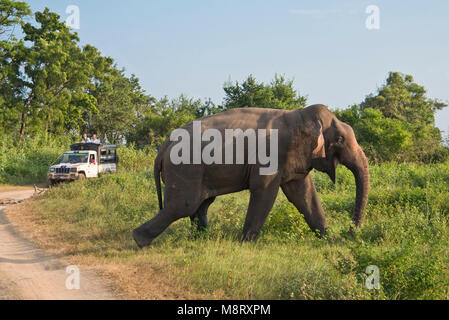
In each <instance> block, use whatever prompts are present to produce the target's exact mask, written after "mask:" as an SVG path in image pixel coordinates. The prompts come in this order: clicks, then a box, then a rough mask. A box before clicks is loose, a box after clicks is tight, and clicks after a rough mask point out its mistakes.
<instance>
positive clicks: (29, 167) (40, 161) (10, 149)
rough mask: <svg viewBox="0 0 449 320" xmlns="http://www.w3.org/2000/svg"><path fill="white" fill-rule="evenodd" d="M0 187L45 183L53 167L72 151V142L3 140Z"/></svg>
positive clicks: (0, 141) (43, 138)
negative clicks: (4, 185) (61, 157)
mask: <svg viewBox="0 0 449 320" xmlns="http://www.w3.org/2000/svg"><path fill="white" fill-rule="evenodd" d="M0 138H1V140H0V184H8V185H27V184H33V183H45V182H46V178H47V172H48V168H49V167H50V165H52V164H54V163H56V162H57V160H58V159H59V157H60V156H61V154H62V153H63V152H64V151H66V150H68V149H69V145H70V138H69V137H58V138H57V139H56V138H50V137H49V136H42V137H36V138H33V139H25V140H24V141H23V142H18V143H16V142H14V141H11V140H9V139H8V138H7V137H4V136H2V137H0Z"/></svg>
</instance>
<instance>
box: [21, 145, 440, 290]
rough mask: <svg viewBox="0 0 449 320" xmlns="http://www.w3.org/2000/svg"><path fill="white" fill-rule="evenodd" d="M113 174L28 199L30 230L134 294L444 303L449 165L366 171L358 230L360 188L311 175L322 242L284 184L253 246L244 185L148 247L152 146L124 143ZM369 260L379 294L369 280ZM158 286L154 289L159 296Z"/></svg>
mask: <svg viewBox="0 0 449 320" xmlns="http://www.w3.org/2000/svg"><path fill="white" fill-rule="evenodd" d="M120 159H121V163H120V168H119V172H118V173H117V174H115V175H108V176H102V177H100V178H99V179H91V180H85V181H77V182H74V183H71V184H63V185H60V186H58V187H56V188H52V189H51V190H49V191H48V192H47V193H46V194H45V195H44V196H42V197H40V198H39V199H37V200H34V201H33V202H31V203H28V204H24V206H27V210H25V211H26V212H24V213H23V216H21V217H20V218H19V217H16V218H17V219H22V220H23V223H22V224H26V226H25V229H26V228H28V231H29V232H30V234H32V237H33V238H34V239H35V240H36V241H37V242H38V243H40V244H41V245H42V246H44V247H46V248H47V249H49V250H51V251H55V252H58V253H60V254H61V255H63V256H66V257H71V259H72V260H73V261H75V262H78V263H81V264H83V263H84V264H90V265H96V266H98V267H99V269H101V268H102V267H104V268H105V266H108V270H107V273H108V275H109V276H111V277H114V278H115V279H116V280H117V281H118V282H119V283H120V284H121V286H122V287H123V288H124V290H125V291H126V292H127V296H128V297H132V298H164V297H169V298H233V299H448V298H449V250H448V247H449V246H448V245H449V163H444V164H434V165H418V164H394V163H387V164H383V165H381V166H371V168H370V170H371V191H370V196H369V202H368V207H367V210H366V217H365V220H364V224H363V227H362V228H361V229H360V230H358V231H357V232H356V234H355V235H349V234H348V230H349V227H350V223H351V218H350V217H351V214H352V208H353V205H354V197H355V184H354V179H353V176H352V174H351V173H350V172H349V171H348V170H346V169H345V168H342V167H339V170H338V172H337V183H336V184H335V185H333V184H332V183H331V181H330V179H329V178H328V177H327V176H325V175H323V174H321V173H317V172H313V179H314V181H315V184H316V187H317V189H318V192H319V194H320V199H321V201H322V203H323V207H324V210H325V213H326V216H327V219H328V223H329V234H328V235H327V236H326V237H325V238H324V239H317V238H316V237H315V236H314V235H313V234H312V233H311V231H310V230H309V228H308V226H307V225H306V223H305V222H304V219H303V217H302V216H301V215H300V214H299V213H298V212H297V211H296V209H295V208H294V207H293V206H292V205H291V204H289V202H288V201H287V200H286V198H285V196H284V195H283V194H282V192H281V191H280V193H279V196H278V199H277V201H276V203H275V206H274V208H273V210H272V211H271V213H270V215H269V217H268V219H267V222H266V224H265V225H264V228H263V231H262V234H261V235H260V238H259V240H258V241H257V242H256V243H243V244H242V243H240V242H239V239H240V235H241V230H242V227H243V221H244V218H245V212H246V207H247V203H248V198H249V197H248V192H241V193H236V194H231V195H226V196H222V197H219V198H218V199H217V201H215V203H213V204H212V206H211V207H210V210H209V221H210V227H209V228H208V230H207V231H205V232H203V233H198V232H197V231H195V230H193V229H192V227H191V225H190V221H189V219H182V220H180V221H178V222H176V223H175V224H173V225H172V226H171V227H170V228H169V229H168V230H167V231H166V232H164V233H163V234H162V235H161V236H160V237H159V238H157V239H156V240H155V241H154V242H153V244H152V245H151V246H150V247H149V248H146V249H144V250H137V248H136V245H135V244H134V242H133V240H132V236H131V231H132V230H133V229H134V228H135V227H137V226H139V225H140V224H141V223H143V222H145V221H147V220H148V219H150V218H151V217H152V216H153V215H154V214H155V213H156V212H157V206H158V205H157V196H156V191H155V186H154V183H153V172H152V162H153V159H154V153H152V152H150V151H148V150H147V151H135V150H133V149H126V148H122V149H120ZM369 265H376V266H378V268H379V270H380V289H379V290H374V289H373V290H368V289H367V288H366V285H365V280H366V278H367V274H366V273H365V270H366V268H367V266H369ZM158 290H159V291H158Z"/></svg>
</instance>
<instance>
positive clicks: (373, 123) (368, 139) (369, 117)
mask: <svg viewBox="0 0 449 320" xmlns="http://www.w3.org/2000/svg"><path fill="white" fill-rule="evenodd" d="M336 115H337V117H338V118H339V119H340V120H342V121H344V122H346V123H348V124H350V125H351V126H352V128H353V129H354V132H355V135H356V137H357V141H358V142H359V144H360V145H361V146H362V148H363V150H364V151H365V154H366V156H367V157H368V158H369V159H370V160H371V161H372V162H375V163H380V162H383V161H404V160H406V159H407V157H408V152H409V151H410V149H411V147H412V145H413V139H412V135H411V133H410V132H409V131H408V128H407V126H406V125H405V124H404V123H403V122H402V121H400V120H398V119H391V118H386V117H385V116H384V115H383V114H382V112H380V111H379V110H376V109H373V108H366V109H363V110H362V109H360V105H353V106H352V107H350V108H348V109H346V110H343V111H336Z"/></svg>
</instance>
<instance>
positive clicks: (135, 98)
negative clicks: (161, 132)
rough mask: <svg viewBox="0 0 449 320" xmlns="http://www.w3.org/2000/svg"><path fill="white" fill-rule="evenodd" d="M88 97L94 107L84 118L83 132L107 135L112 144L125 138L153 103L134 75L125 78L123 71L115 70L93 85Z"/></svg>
mask: <svg viewBox="0 0 449 320" xmlns="http://www.w3.org/2000/svg"><path fill="white" fill-rule="evenodd" d="M91 94H92V95H93V96H94V97H95V98H96V100H97V105H96V107H97V108H96V110H95V111H91V112H89V115H88V116H86V118H87V119H88V121H87V124H88V125H86V130H88V131H89V130H90V131H93V132H98V131H99V132H101V133H106V134H107V135H108V137H109V138H110V141H111V142H114V143H115V142H118V141H119V140H120V139H122V138H124V137H126V136H127V135H128V132H129V131H130V130H132V128H134V127H135V126H136V125H137V121H138V119H139V116H140V115H142V114H143V113H144V112H145V111H146V109H147V107H148V106H149V105H150V103H151V102H152V101H153V100H154V98H152V97H149V96H147V95H146V94H145V91H144V90H143V89H142V88H141V86H140V84H139V79H138V78H136V77H135V76H134V75H131V77H130V78H127V77H126V76H125V75H124V70H114V71H113V72H112V73H111V74H110V75H108V76H107V77H105V78H104V80H103V81H102V82H100V83H97V84H96V87H95V89H94V90H92V91H91Z"/></svg>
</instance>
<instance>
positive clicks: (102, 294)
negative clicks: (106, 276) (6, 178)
mask: <svg viewBox="0 0 449 320" xmlns="http://www.w3.org/2000/svg"><path fill="white" fill-rule="evenodd" d="M33 194H34V189H33V188H20V189H14V188H12V189H3V191H2V190H0V299H31V300H34V299H42V300H47V299H68V300H87V299H89V300H97V299H115V298H116V297H115V296H114V295H113V294H112V290H110V289H109V288H107V287H106V286H105V285H104V284H103V283H102V282H101V281H100V279H99V278H98V277H97V276H96V275H95V273H94V272H92V271H89V270H83V269H81V270H79V269H78V270H79V277H77V267H76V266H75V267H73V266H70V267H69V264H68V263H66V262H64V261H62V260H60V259H58V258H57V257H55V256H53V255H51V254H49V253H46V252H44V251H42V250H39V249H38V248H36V247H35V246H34V245H33V244H32V243H31V242H29V241H28V240H27V239H26V238H25V237H24V236H23V235H22V234H21V233H20V232H19V231H18V229H17V227H15V226H13V225H12V224H11V223H10V222H9V221H8V219H7V218H6V216H5V214H4V212H3V209H5V208H6V206H8V205H13V204H14V203H15V202H17V201H22V200H25V199H27V198H30V197H32V196H33ZM67 267H69V268H67ZM77 279H79V289H77V283H78V281H77Z"/></svg>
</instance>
